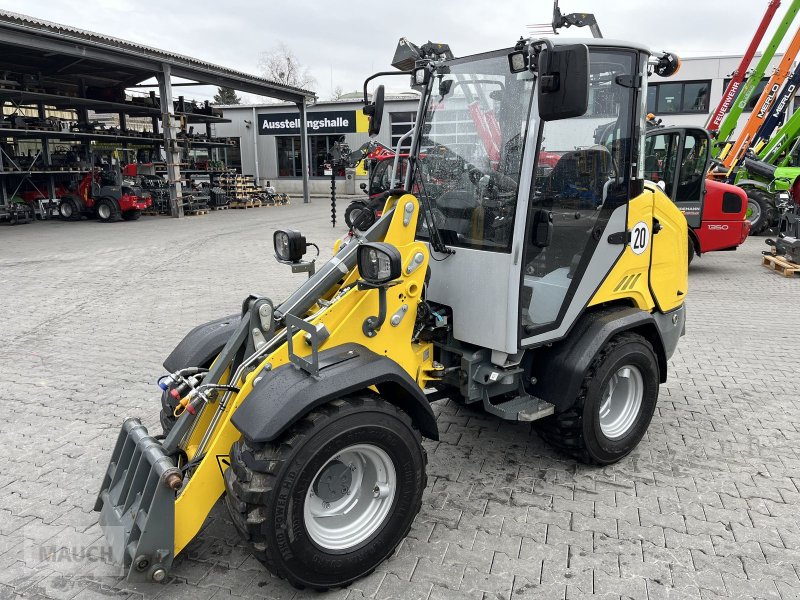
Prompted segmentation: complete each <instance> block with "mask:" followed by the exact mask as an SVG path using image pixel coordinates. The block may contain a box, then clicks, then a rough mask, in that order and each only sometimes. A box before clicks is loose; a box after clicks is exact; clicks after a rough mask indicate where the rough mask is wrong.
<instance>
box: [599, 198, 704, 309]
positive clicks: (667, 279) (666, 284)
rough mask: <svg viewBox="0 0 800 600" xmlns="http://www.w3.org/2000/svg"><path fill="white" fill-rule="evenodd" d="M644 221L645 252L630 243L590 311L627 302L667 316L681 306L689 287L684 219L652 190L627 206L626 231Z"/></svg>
mask: <svg viewBox="0 0 800 600" xmlns="http://www.w3.org/2000/svg"><path fill="white" fill-rule="evenodd" d="M656 221H657V222H658V224H659V227H660V230H659V231H658V232H656V226H655V224H654V223H655V222H656ZM642 222H644V223H646V224H647V225H648V227H649V231H650V234H649V239H648V242H647V247H646V248H645V250H644V252H642V253H641V254H636V253H635V252H634V251H633V248H632V246H631V244H628V245H627V246H626V247H625V251H624V252H623V253H622V256H621V257H620V259H619V260H618V261H617V263H616V264H615V265H614V268H613V269H612V270H611V272H610V273H609V274H608V276H607V277H606V279H605V281H604V282H603V284H602V285H601V286H600V288H599V289H598V290H597V292H596V293H595V295H594V297H593V298H592V300H591V301H590V302H589V306H596V305H599V304H605V303H607V302H617V303H619V302H626V303H632V304H633V305H634V306H635V307H636V308H640V309H642V310H646V311H647V312H652V311H653V310H660V311H662V312H669V311H670V310H673V309H675V308H678V307H679V306H680V305H681V304H682V303H683V300H684V298H685V297H686V291H687V287H688V282H689V273H688V263H689V257H688V252H689V249H688V245H687V243H686V235H687V229H688V226H687V224H686V217H684V216H683V213H682V212H681V211H680V210H679V209H678V207H677V206H675V203H674V202H672V201H671V200H670V199H669V197H668V196H667V195H666V194H664V192H662V191H661V188H659V187H657V186H655V187H653V188H650V187H648V188H645V190H644V191H643V192H642V193H641V194H640V195H639V196H637V197H636V198H634V199H632V200H631V201H630V203H629V204H628V231H631V230H632V229H633V228H634V227H635V226H636V224H637V223H642Z"/></svg>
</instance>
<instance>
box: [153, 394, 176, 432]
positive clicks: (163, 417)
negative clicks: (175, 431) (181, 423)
mask: <svg viewBox="0 0 800 600" xmlns="http://www.w3.org/2000/svg"><path fill="white" fill-rule="evenodd" d="M171 391H172V386H170V387H168V388H167V389H166V390H163V391H162V392H161V412H160V413H159V415H158V417H159V421H161V431H163V432H164V435H167V434H168V433H169V432H170V430H171V429H172V428H173V427H174V425H175V421H177V420H178V419H176V418H175V409H176V408H177V406H178V401H177V400H175V399H174V398H173V397H172V396H170V395H169V393H170V392H171Z"/></svg>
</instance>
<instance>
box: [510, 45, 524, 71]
mask: <svg viewBox="0 0 800 600" xmlns="http://www.w3.org/2000/svg"><path fill="white" fill-rule="evenodd" d="M508 68H509V69H510V70H511V72H512V73H522V72H523V71H527V70H528V52H527V51H526V50H520V51H517V52H512V53H511V54H509V55H508Z"/></svg>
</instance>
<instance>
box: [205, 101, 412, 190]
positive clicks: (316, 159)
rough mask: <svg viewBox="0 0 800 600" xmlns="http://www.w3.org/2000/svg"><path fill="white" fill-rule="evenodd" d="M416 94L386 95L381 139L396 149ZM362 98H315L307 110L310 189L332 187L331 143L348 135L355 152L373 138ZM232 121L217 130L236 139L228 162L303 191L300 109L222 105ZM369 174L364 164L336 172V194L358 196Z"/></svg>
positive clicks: (409, 123) (284, 105)
mask: <svg viewBox="0 0 800 600" xmlns="http://www.w3.org/2000/svg"><path fill="white" fill-rule="evenodd" d="M417 98H418V97H417V96H416V94H414V93H413V92H411V91H410V90H409V93H407V94H398V95H392V96H389V95H387V97H386V103H385V105H384V114H383V123H384V126H383V128H382V129H381V132H380V134H379V135H378V137H377V141H378V142H380V143H382V144H385V145H387V146H391V147H392V148H394V147H395V146H396V145H397V142H398V141H399V140H400V137H401V136H402V135H403V134H404V133H407V132H408V131H409V130H410V129H411V127H412V126H413V124H414V119H415V117H416V111H417V104H418V99H417ZM363 106H364V103H363V101H361V100H360V99H358V100H352V99H348V100H342V101H329V102H317V103H316V104H315V105H313V106H310V107H309V108H308V126H307V127H308V148H309V167H310V190H311V193H314V194H321V193H327V192H329V191H330V187H331V183H330V175H326V166H325V165H326V164H327V163H328V153H329V152H330V150H331V148H332V146H333V144H334V143H335V142H338V141H340V140H342V139H344V141H345V142H347V144H348V145H349V146H350V148H351V149H352V150H355V149H357V148H358V147H360V146H361V145H362V144H364V143H365V142H367V141H368V140H369V136H368V135H367V117H365V116H364V114H363V113H362V112H361V109H362V107H363ZM220 109H221V110H222V114H223V115H224V117H225V119H226V120H227V121H228V122H226V123H220V124H219V125H217V129H216V131H217V133H218V135H221V136H223V137H226V138H238V139H239V140H240V144H239V146H238V148H239V151H240V154H239V155H238V156H237V155H236V152H235V151H234V152H231V151H230V150H228V163H229V165H230V166H232V167H235V168H238V169H240V170H241V172H242V173H248V174H251V175H254V176H255V178H256V180H258V181H259V182H261V184H266V182H268V181H269V182H270V183H272V184H274V185H275V186H276V187H278V188H279V189H280V191H282V192H287V193H291V194H296V193H300V192H302V168H301V163H302V161H301V156H302V155H301V148H300V145H301V144H300V129H299V120H298V117H297V110H296V109H295V107H294V106H293V105H291V104H288V103H273V104H256V105H252V104H251V105H235V106H223V107H220ZM366 176H367V173H366V171H365V170H364V166H363V164H359V165H358V167H357V168H356V169H354V170H352V172H350V171H349V170H348V172H345V170H341V171H340V172H339V173H337V174H336V178H337V182H336V190H337V193H344V194H354V193H356V190H357V189H358V185H357V183H359V182H360V181H363V180H364V179H365V178H366Z"/></svg>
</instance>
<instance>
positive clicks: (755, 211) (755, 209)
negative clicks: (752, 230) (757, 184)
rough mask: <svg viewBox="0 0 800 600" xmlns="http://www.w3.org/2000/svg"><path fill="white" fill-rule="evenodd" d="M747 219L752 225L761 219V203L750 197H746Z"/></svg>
mask: <svg viewBox="0 0 800 600" xmlns="http://www.w3.org/2000/svg"><path fill="white" fill-rule="evenodd" d="M747 213H748V214H747V220H748V221H750V224H751V225H753V224H755V223H758V221H759V219H761V205H760V204H759V203H758V202H756V201H755V200H752V199H750V198H748V199H747Z"/></svg>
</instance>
